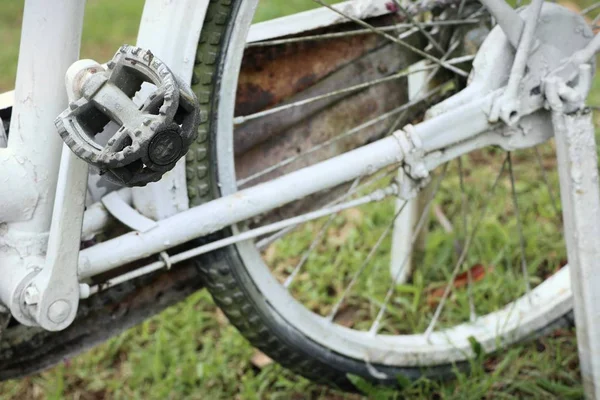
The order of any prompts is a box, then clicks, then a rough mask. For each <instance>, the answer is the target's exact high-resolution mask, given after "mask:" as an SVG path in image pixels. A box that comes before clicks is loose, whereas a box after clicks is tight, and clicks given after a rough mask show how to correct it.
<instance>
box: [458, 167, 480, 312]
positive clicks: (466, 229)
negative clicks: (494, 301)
mask: <svg viewBox="0 0 600 400" xmlns="http://www.w3.org/2000/svg"><path fill="white" fill-rule="evenodd" d="M458 176H459V183H460V212H461V215H462V235H463V236H464V238H465V239H466V237H467V235H468V232H469V225H468V217H467V192H466V190H465V179H464V171H463V164H462V157H459V158H458ZM461 247H462V245H460V244H459V246H458V247H457V250H458V254H460V253H461V252H462V249H461ZM467 285H468V286H467V296H468V297H469V320H470V321H471V322H475V320H477V311H476V310H475V301H474V299H473V276H472V274H471V268H468V269H467Z"/></svg>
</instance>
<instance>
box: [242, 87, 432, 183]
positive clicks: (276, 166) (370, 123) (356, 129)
mask: <svg viewBox="0 0 600 400" xmlns="http://www.w3.org/2000/svg"><path fill="white" fill-rule="evenodd" d="M442 89H443V85H440V86H438V87H437V88H435V89H433V90H431V91H430V92H429V93H427V96H425V97H423V98H420V99H416V100H414V101H411V102H408V103H406V104H403V105H402V106H400V107H398V108H396V109H394V110H392V111H389V112H387V113H385V114H381V115H380V116H378V117H376V118H373V119H371V120H369V121H367V122H365V123H363V124H361V125H359V126H356V127H354V128H352V129H350V130H349V131H347V132H345V133H343V134H341V135H338V136H336V137H333V138H331V139H329V140H326V141H325V142H323V143H321V144H318V145H317V146H315V147H313V148H311V149H309V150H307V151H306V152H304V153H300V154H298V155H295V156H293V157H289V158H286V159H285V160H283V161H281V162H279V163H277V164H274V165H272V166H270V167H268V168H265V169H263V170H262V171H259V172H257V173H255V174H252V175H250V176H249V177H247V178H244V179H241V180H239V181H238V182H237V184H238V186H242V185H245V184H247V183H248V182H252V181H254V180H256V179H258V178H260V177H261V176H263V175H266V174H268V173H270V172H273V171H275V170H277V169H279V168H281V167H284V166H286V165H289V164H291V163H293V162H294V161H296V160H299V159H301V158H303V157H306V156H308V155H309V154H312V153H314V152H316V151H317V150H320V149H322V148H324V147H327V146H330V145H332V144H333V143H336V142H338V141H340V140H342V139H345V138H347V137H349V136H352V135H354V134H356V133H358V132H360V131H362V130H363V129H366V128H369V127H371V126H373V125H374V124H376V123H379V122H381V121H384V120H386V119H388V118H390V117H392V116H394V115H396V114H398V113H400V112H402V111H404V110H406V109H408V108H410V107H412V106H414V105H416V104H418V103H420V102H422V101H424V100H426V99H428V98H429V97H432V96H434V95H435V94H437V93H439V92H440V91H441V90H442Z"/></svg>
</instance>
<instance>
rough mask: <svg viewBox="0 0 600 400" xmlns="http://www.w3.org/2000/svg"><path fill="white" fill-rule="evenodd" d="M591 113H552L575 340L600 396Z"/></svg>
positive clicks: (598, 238)
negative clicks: (569, 274)
mask: <svg viewBox="0 0 600 400" xmlns="http://www.w3.org/2000/svg"><path fill="white" fill-rule="evenodd" d="M592 118H593V116H592V114H591V113H587V114H583V115H575V116H573V115H565V114H563V113H562V112H561V111H560V110H558V111H555V112H554V113H553V117H552V120H553V123H554V126H555V130H556V152H557V158H558V171H559V178H560V192H561V200H562V209H563V216H564V231H565V240H566V243H567V254H568V257H569V265H570V273H571V285H572V290H573V294H574V299H573V303H574V307H575V308H574V310H575V323H576V325H577V345H578V347H579V361H580V365H581V374H582V377H583V386H584V389H585V393H586V397H587V398H588V399H600V290H598V288H600V186H599V181H598V157H597V153H596V140H595V136H594V123H593V120H592Z"/></svg>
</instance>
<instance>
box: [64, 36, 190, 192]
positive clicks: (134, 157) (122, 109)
mask: <svg viewBox="0 0 600 400" xmlns="http://www.w3.org/2000/svg"><path fill="white" fill-rule="evenodd" d="M72 68H75V69H77V68H78V67H77V63H75V64H73V67H72ZM69 76H71V77H72V79H71V82H67V86H69V84H71V85H72V86H73V88H72V90H73V91H74V98H75V100H74V101H72V102H71V103H70V104H69V108H68V109H66V110H65V111H64V112H63V113H61V114H60V115H59V116H58V118H57V119H56V121H55V124H56V127H57V128H58V132H59V134H60V136H61V137H62V139H63V140H64V142H65V143H66V144H67V145H68V146H69V148H70V149H71V150H72V151H73V152H74V153H75V154H76V155H77V156H78V157H79V158H81V159H83V160H84V161H86V162H87V163H88V164H90V165H92V166H94V167H96V168H97V169H98V170H99V171H100V173H101V174H103V175H105V176H106V177H107V178H108V179H109V180H111V181H113V182H116V183H118V184H120V185H123V186H144V185H146V184H148V183H150V182H155V181H158V180H159V179H160V178H161V177H162V176H163V175H164V174H165V173H166V172H168V171H169V170H171V169H172V168H173V167H174V166H175V164H176V163H177V161H178V160H179V159H180V158H181V157H183V156H184V155H185V154H186V152H187V151H188V149H189V147H190V145H191V144H192V142H193V141H194V140H195V138H196V136H197V129H198V125H199V122H200V114H199V106H198V101H197V99H196V96H195V95H194V93H193V92H192V90H191V88H190V87H189V85H187V84H185V83H184V82H182V81H181V80H180V79H179V78H177V77H176V76H175V75H174V74H173V72H172V71H171V70H170V69H169V68H168V67H167V66H166V65H165V64H164V63H163V62H162V61H160V60H159V59H158V58H157V57H156V56H154V55H153V54H152V52H151V51H150V50H143V49H141V48H139V47H135V46H128V45H124V46H122V47H121V48H120V49H119V51H118V52H117V53H116V55H115V56H114V58H113V59H112V60H111V61H109V62H108V63H107V64H106V67H104V66H100V65H98V64H94V66H93V67H91V66H90V64H89V63H88V64H86V65H85V66H84V67H82V68H80V69H79V70H76V71H75V72H73V71H71V72H70V73H69V72H68V73H67V80H69ZM136 95H137V96H136ZM144 96H145V99H144V100H143V101H142V102H141V104H138V103H139V101H138V103H136V101H134V100H138V98H140V97H141V98H143V97H144ZM115 129H116V131H115Z"/></svg>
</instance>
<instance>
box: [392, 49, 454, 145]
mask: <svg viewBox="0 0 600 400" xmlns="http://www.w3.org/2000/svg"><path fill="white" fill-rule="evenodd" d="M459 44H460V41H458V40H457V41H455V42H454V43H452V44H451V45H450V46H449V48H448V51H447V52H446V54H444V56H443V57H442V60H445V59H446V58H448V57H449V56H450V54H451V53H452V52H453V51H454V50H455V49H456V48H457V47H458V46H459ZM439 70H440V67H439V66H435V67H434V69H433V71H431V72H430V73H429V75H427V78H425V82H424V83H423V86H421V87H420V88H419V90H418V91H417V94H416V95H415V100H419V99H420V96H421V94H422V93H423V92H424V91H425V89H427V88H428V87H429V84H430V83H431V81H432V80H433V78H434V77H435V76H436V75H437V73H438V72H439ZM407 113H408V110H406V111H404V112H403V113H402V114H400V115H399V116H398V118H396V119H395V120H394V123H393V124H392V127H391V128H390V130H389V133H388V135H391V134H392V133H394V131H396V129H398V124H400V122H401V121H403V120H404V117H406V114H407Z"/></svg>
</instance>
